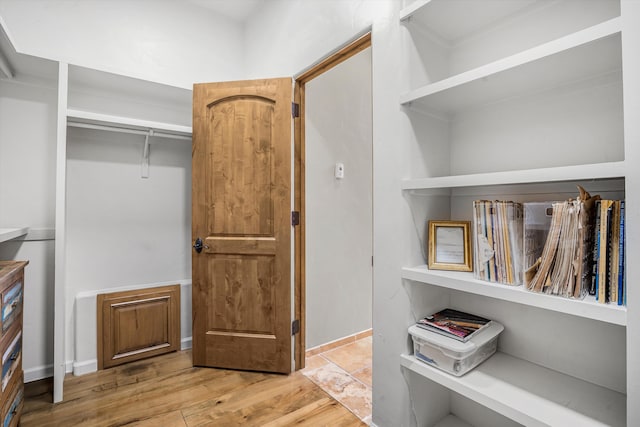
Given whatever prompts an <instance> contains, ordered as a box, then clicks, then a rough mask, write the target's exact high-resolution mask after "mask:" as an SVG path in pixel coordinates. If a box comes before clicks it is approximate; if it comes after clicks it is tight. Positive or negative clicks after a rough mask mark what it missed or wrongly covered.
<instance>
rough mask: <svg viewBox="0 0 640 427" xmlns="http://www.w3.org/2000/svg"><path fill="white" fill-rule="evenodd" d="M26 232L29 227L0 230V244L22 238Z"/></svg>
mask: <svg viewBox="0 0 640 427" xmlns="http://www.w3.org/2000/svg"><path fill="white" fill-rule="evenodd" d="M28 232H29V227H17V228H0V243H2V242H6V241H9V240H12V239H15V238H16V237H20V236H24V235H25V234H27V233H28Z"/></svg>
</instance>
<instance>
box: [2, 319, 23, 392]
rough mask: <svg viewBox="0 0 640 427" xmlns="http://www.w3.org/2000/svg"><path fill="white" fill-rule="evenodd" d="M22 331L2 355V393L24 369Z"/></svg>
mask: <svg viewBox="0 0 640 427" xmlns="http://www.w3.org/2000/svg"><path fill="white" fill-rule="evenodd" d="M21 362H22V331H18V333H17V334H16V336H15V337H14V338H13V339H12V340H11V342H10V343H9V345H8V346H7V348H6V349H5V350H4V351H3V353H2V392H3V393H4V391H5V389H6V388H7V386H8V385H9V382H10V381H11V379H12V378H13V377H14V376H15V375H17V374H19V373H20V372H21V368H22V364H21Z"/></svg>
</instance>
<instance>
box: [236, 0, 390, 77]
mask: <svg viewBox="0 0 640 427" xmlns="http://www.w3.org/2000/svg"><path fill="white" fill-rule="evenodd" d="M392 3H395V1H393V0H304V1H291V0H269V2H268V6H267V7H264V8H263V9H262V10H261V11H260V13H259V14H256V15H253V16H252V17H250V19H249V20H248V22H247V23H246V25H245V63H246V72H245V75H246V77H247V78H249V79H253V78H256V79H258V78H265V77H285V76H291V75H295V74H298V73H300V72H301V71H303V70H305V69H307V68H309V67H311V66H312V65H313V64H314V63H316V62H318V61H319V60H320V59H322V58H324V57H326V56H327V55H328V54H329V53H331V52H333V51H334V50H336V49H337V48H338V47H340V46H341V45H343V44H345V43H346V42H348V41H350V40H352V39H353V38H354V37H355V36H356V35H358V34H361V33H363V32H365V31H366V30H367V29H368V28H370V27H371V25H372V23H373V22H374V21H375V20H380V19H384V18H385V16H386V15H387V14H388V11H389V10H390V8H391V6H390V5H391V4H392Z"/></svg>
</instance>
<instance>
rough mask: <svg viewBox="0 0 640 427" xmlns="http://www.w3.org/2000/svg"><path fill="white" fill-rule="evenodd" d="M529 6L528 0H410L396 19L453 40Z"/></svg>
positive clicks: (532, 2) (530, 3) (530, 2)
mask: <svg viewBox="0 0 640 427" xmlns="http://www.w3.org/2000/svg"><path fill="white" fill-rule="evenodd" d="M531 6H535V4H534V1H532V0H509V1H508V2H505V1H502V0H498V1H495V0H494V1H490V2H486V1H484V2H482V3H480V2H478V1H475V0H471V1H470V0H467V1H461V0H457V1H456V2H451V1H448V0H444V1H443V0H414V1H413V2H412V3H411V4H409V5H408V6H406V7H405V8H403V9H402V10H401V11H400V21H407V20H409V19H414V18H415V19H417V20H418V21H420V22H421V23H422V24H423V25H424V26H426V27H428V28H430V29H432V31H433V32H434V33H435V34H437V35H438V37H440V38H442V39H443V40H446V41H447V42H449V43H454V42H455V41H457V40H460V39H462V38H464V37H466V36H468V35H469V34H474V33H477V32H478V31H480V30H481V29H482V28H485V27H487V26H490V25H492V24H495V23H496V22H498V21H501V20H503V19H504V18H506V17H508V16H509V15H514V14H517V13H518V12H519V11H521V10H523V9H525V8H527V7H531Z"/></svg>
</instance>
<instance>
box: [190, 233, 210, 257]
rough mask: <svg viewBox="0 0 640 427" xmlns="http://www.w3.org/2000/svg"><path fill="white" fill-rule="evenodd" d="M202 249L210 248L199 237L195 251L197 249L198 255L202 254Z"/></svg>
mask: <svg viewBox="0 0 640 427" xmlns="http://www.w3.org/2000/svg"><path fill="white" fill-rule="evenodd" d="M202 248H208V246H207V245H205V244H203V243H202V239H201V238H199V237H198V238H197V239H196V242H195V243H194V244H193V249H195V250H196V252H197V253H200V252H202Z"/></svg>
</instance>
